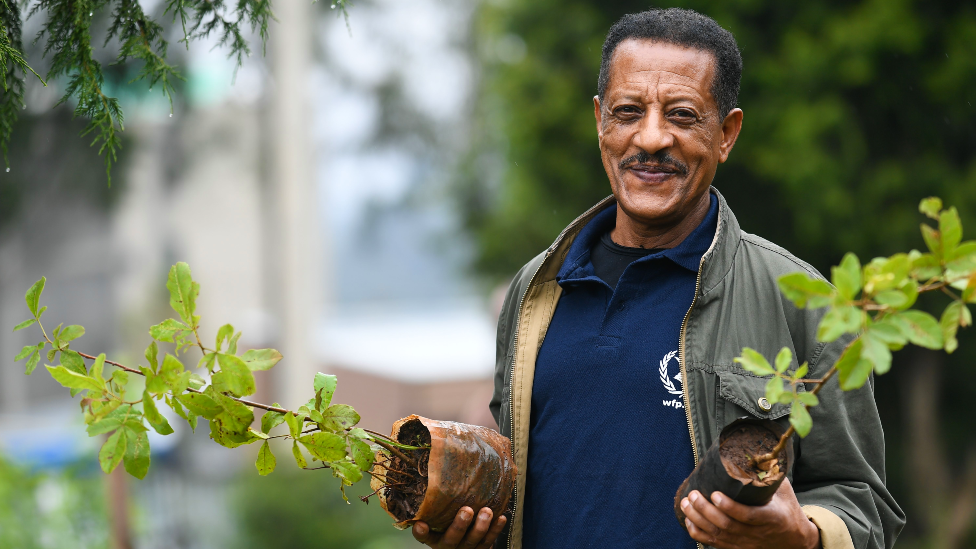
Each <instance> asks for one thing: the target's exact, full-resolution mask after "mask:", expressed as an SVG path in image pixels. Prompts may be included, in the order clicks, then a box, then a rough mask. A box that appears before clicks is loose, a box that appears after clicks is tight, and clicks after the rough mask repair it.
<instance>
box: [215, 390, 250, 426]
mask: <svg viewBox="0 0 976 549" xmlns="http://www.w3.org/2000/svg"><path fill="white" fill-rule="evenodd" d="M213 399H214V401H215V402H216V403H217V404H219V405H220V407H221V408H223V412H221V413H219V414H217V416H216V417H215V418H214V419H213V420H214V421H219V422H221V423H222V424H223V426H222V428H223V429H224V430H226V431H228V432H230V433H234V434H244V433H245V432H247V430H248V427H250V426H251V424H252V423H254V412H252V411H251V410H250V408H248V407H247V406H245V405H244V404H241V403H240V402H237V401H236V400H234V399H232V398H230V397H228V396H226V395H222V394H219V393H216V394H214V395H213Z"/></svg>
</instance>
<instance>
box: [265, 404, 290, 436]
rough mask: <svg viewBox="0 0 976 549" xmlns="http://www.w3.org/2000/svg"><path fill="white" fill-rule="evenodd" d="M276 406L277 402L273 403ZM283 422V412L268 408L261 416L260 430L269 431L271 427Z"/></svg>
mask: <svg viewBox="0 0 976 549" xmlns="http://www.w3.org/2000/svg"><path fill="white" fill-rule="evenodd" d="M274 405H275V406H278V404H277V403H275V404H274ZM284 422H285V414H282V413H281V412H275V411H272V410H268V411H267V412H265V413H264V415H263V416H261V430H262V431H264V432H265V433H270V432H271V430H272V429H274V428H275V427H277V426H278V425H281V424H282V423H284Z"/></svg>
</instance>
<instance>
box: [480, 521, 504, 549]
mask: <svg viewBox="0 0 976 549" xmlns="http://www.w3.org/2000/svg"><path fill="white" fill-rule="evenodd" d="M506 524H508V517H506V516H505V515H501V516H499V517H498V518H496V519H495V523H494V524H492V525H491V528H489V529H488V533H487V534H485V539H484V540H483V541H482V542H481V545H479V546H478V549H491V547H492V545H494V543H495V540H496V539H498V536H500V535H501V533H502V530H504V529H505V525H506Z"/></svg>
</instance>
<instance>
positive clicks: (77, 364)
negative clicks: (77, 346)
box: [61, 349, 88, 376]
mask: <svg viewBox="0 0 976 549" xmlns="http://www.w3.org/2000/svg"><path fill="white" fill-rule="evenodd" d="M61 365H62V366H64V367H65V368H66V369H68V370H71V371H72V372H74V373H76V374H81V375H83V376H86V375H88V368H86V367H85V359H83V358H81V355H79V354H78V353H76V352H75V351H72V350H70V349H65V350H63V351H61Z"/></svg>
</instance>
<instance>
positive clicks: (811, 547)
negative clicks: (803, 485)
mask: <svg viewBox="0 0 976 549" xmlns="http://www.w3.org/2000/svg"><path fill="white" fill-rule="evenodd" d="M681 510H682V511H683V512H684V514H685V516H686V517H687V518H686V519H685V524H686V525H687V526H688V533H689V534H691V537H692V538H693V539H695V541H700V542H702V543H704V544H705V545H711V546H713V547H717V548H718V549H762V548H768V547H776V548H783V549H794V548H795V549H819V548H820V530H819V529H818V528H817V526H816V525H815V524H814V523H812V522H810V519H808V518H807V516H806V515H805V514H804V513H803V510H802V509H800V502H798V501H797V500H796V494H794V493H793V486H791V485H790V481H789V479H786V480H784V481H783V484H781V485H780V487H779V489H778V490H776V493H775V494H773V499H772V500H770V501H769V503H767V504H766V505H763V506H759V507H753V506H750V505H743V504H741V503H736V502H735V501H732V498H730V497H728V496H726V495H725V494H723V493H721V492H713V493H712V500H711V501H709V500H708V498H706V497H705V496H703V495H702V494H701V493H700V492H698V490H694V491H692V492H691V493H690V494H688V497H686V498H684V499H683V500H681Z"/></svg>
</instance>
